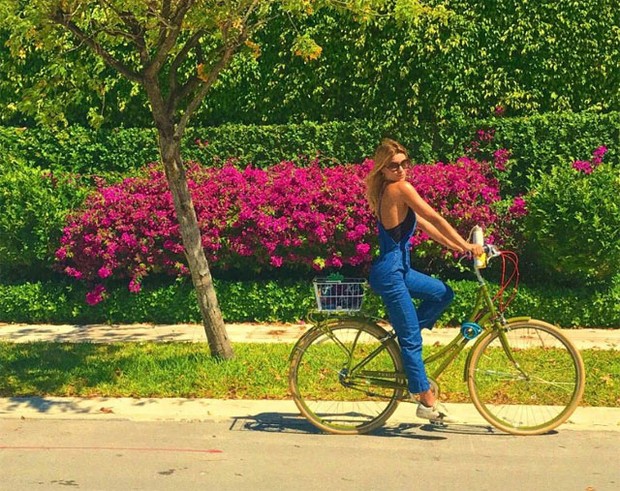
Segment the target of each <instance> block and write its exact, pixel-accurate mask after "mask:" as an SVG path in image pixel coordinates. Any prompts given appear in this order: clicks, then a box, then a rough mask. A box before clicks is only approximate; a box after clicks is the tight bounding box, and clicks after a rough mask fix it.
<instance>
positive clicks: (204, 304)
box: [158, 127, 234, 359]
mask: <svg viewBox="0 0 620 491" xmlns="http://www.w3.org/2000/svg"><path fill="white" fill-rule="evenodd" d="M167 133H168V132H166V131H165V129H163V128H161V127H160V128H158V134H159V149H160V152H161V159H162V163H163V165H164V169H165V172H166V178H167V180H168V186H169V187H170V191H171V192H172V197H173V200H174V208H175V211H176V215H177V220H178V221H179V226H180V231H181V239H182V240H183V247H184V248H185V255H186V257H187V261H188V264H189V270H190V272H191V275H192V282H193V283H194V288H195V289H196V295H197V297H198V306H199V307H200V313H201V314H202V320H203V325H204V329H205V333H206V335H207V340H208V342H209V348H210V350H211V354H212V355H213V356H217V357H219V358H223V359H229V358H232V357H233V356H234V353H233V350H232V346H231V344H230V340H229V339H228V334H227V333H226V327H225V325H224V319H223V318H222V312H221V311H220V307H219V304H218V301H217V296H216V293H215V288H214V287H213V278H212V277H211V271H210V270H209V263H208V262H207V258H206V256H205V253H204V249H203V248H202V241H201V234H200V228H199V226H198V219H197V218H196V210H195V208H194V202H193V201H192V197H191V194H190V192H189V187H188V185H187V178H186V176H185V169H184V167H183V162H182V160H181V142H180V141H179V140H177V139H175V138H174V137H173V135H172V132H170V134H167Z"/></svg>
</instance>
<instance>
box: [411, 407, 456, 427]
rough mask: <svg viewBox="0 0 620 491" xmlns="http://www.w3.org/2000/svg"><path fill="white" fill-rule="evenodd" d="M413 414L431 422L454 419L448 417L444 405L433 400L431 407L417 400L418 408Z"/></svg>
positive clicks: (443, 421)
mask: <svg viewBox="0 0 620 491" xmlns="http://www.w3.org/2000/svg"><path fill="white" fill-rule="evenodd" d="M415 415H416V416H417V417H418V418H420V419H428V420H429V421H432V422H433V423H451V422H453V421H454V420H453V419H452V418H451V417H450V414H449V413H448V410H447V409H446V406H444V405H443V404H442V403H441V402H435V404H434V405H433V406H432V407H428V406H425V405H424V404H422V403H421V402H418V409H417V410H416V412H415Z"/></svg>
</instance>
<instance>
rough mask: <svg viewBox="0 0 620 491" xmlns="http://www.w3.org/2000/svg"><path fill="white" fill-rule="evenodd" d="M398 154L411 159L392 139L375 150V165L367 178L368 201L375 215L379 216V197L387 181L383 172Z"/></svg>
mask: <svg viewBox="0 0 620 491" xmlns="http://www.w3.org/2000/svg"><path fill="white" fill-rule="evenodd" d="M398 153H404V154H405V156H407V158H408V157H409V155H408V154H407V150H406V149H405V147H403V146H402V145H401V144H400V143H398V142H397V141H395V140H391V139H390V138H385V139H383V140H382V141H381V144H380V145H379V146H378V147H377V149H376V150H375V156H374V161H375V164H374V166H373V168H372V169H371V171H370V172H369V174H368V176H367V177H366V199H367V200H368V204H369V205H370V208H371V210H372V211H373V212H374V213H375V215H379V196H380V195H381V191H382V190H383V186H384V185H385V181H386V179H385V177H384V176H383V173H382V172H381V171H382V170H383V168H384V167H385V166H386V165H388V164H389V163H390V162H392V158H393V157H394V155H396V154H398Z"/></svg>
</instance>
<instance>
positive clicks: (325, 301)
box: [313, 278, 366, 312]
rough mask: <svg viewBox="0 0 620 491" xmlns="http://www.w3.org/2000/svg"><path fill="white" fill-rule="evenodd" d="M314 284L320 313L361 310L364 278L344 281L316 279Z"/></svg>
mask: <svg viewBox="0 0 620 491" xmlns="http://www.w3.org/2000/svg"><path fill="white" fill-rule="evenodd" d="M313 284H314V294H315V297H316V304H317V307H318V309H319V311H321V312H322V311H338V312H343V311H344V312H357V311H358V310H361V308H362V302H363V300H364V286H365V284H366V280H364V279H362V278H345V279H342V280H330V279H328V278H315V279H314V281H313Z"/></svg>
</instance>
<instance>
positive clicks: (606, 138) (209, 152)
mask: <svg viewBox="0 0 620 491" xmlns="http://www.w3.org/2000/svg"><path fill="white" fill-rule="evenodd" d="M480 128H495V129H496V132H495V141H494V142H492V143H491V147H492V148H497V147H499V146H504V147H506V148H508V149H510V150H511V151H512V153H513V156H514V158H515V161H516V165H515V166H514V167H513V168H512V170H511V173H510V176H508V179H510V180H513V181H515V186H516V187H519V188H523V186H524V185H525V183H526V176H527V175H528V174H529V173H530V171H531V170H532V169H537V168H543V169H547V168H550V167H551V166H552V165H554V164H557V163H564V162H567V161H571V160H573V159H579V158H581V159H583V158H588V157H589V156H590V153H591V152H592V150H593V149H594V148H596V147H598V146H599V145H607V146H608V147H609V153H608V154H607V156H606V157H605V161H606V162H609V163H611V165H617V164H619V163H620V149H619V148H618V145H617V144H618V142H620V112H613V113H609V114H600V113H594V112H584V113H572V112H563V113H548V114H541V115H536V116H531V117H522V118H490V119H481V120H477V119H468V118H456V117H455V118H453V119H451V120H446V121H444V122H442V123H441V124H437V125H435V126H431V125H427V126H423V127H412V126H407V125H398V126H396V127H390V126H388V125H385V124H382V123H381V122H378V121H372V120H356V121H349V122H341V121H340V122H339V121H335V122H330V123H323V124H319V123H312V122H306V123H300V124H289V125H269V126H253V125H234V124H226V125H222V126H219V127H207V128H190V129H188V131H187V134H186V137H185V140H184V142H183V155H184V158H185V159H186V160H197V161H199V162H202V163H204V164H207V165H209V164H211V163H213V162H214V160H213V159H214V158H215V159H216V160H215V162H217V161H218V159H227V158H229V157H233V158H236V159H238V161H239V163H240V165H246V164H248V163H253V164H254V165H257V166H260V167H265V166H268V165H272V164H274V163H277V162H279V161H281V160H285V159H293V160H296V159H298V158H299V156H300V155H308V156H311V157H313V156H315V155H316V154H317V153H319V154H320V155H321V156H322V157H323V158H324V160H325V162H326V164H327V165H328V164H329V163H330V162H334V161H336V162H359V161H361V160H363V159H364V158H366V157H368V156H371V155H372V153H373V151H374V148H375V147H376V145H377V144H378V142H379V140H380V139H381V138H382V137H383V136H386V135H389V136H393V137H396V138H398V139H400V140H401V141H402V142H403V143H404V144H405V145H406V146H407V147H408V148H409V149H410V151H411V154H412V157H413V159H414V160H415V161H417V162H432V161H436V160H452V159H454V158H456V157H458V156H460V155H462V153H463V149H464V147H465V145H467V144H468V143H469V142H471V141H472V139H473V138H474V137H475V135H476V130H478V129H480ZM197 140H200V143H197ZM207 142H208V143H207ZM0 149H2V153H3V154H4V155H5V157H4V158H5V159H6V155H8V156H12V157H13V158H15V159H21V160H23V161H25V162H27V163H28V164H29V165H31V166H35V167H39V168H42V169H63V170H66V171H72V172H78V173H84V174H105V173H109V172H120V173H127V172H130V171H134V170H136V169H138V168H140V167H142V166H143V165H144V164H145V163H148V162H151V161H154V160H157V159H158V151H157V144H156V136H155V132H154V131H153V130H150V129H114V130H93V129H87V128H83V127H78V126H71V127H69V128H67V129H65V130H63V131H60V132H52V131H50V130H42V129H37V128H32V129H27V128H13V127H0Z"/></svg>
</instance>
